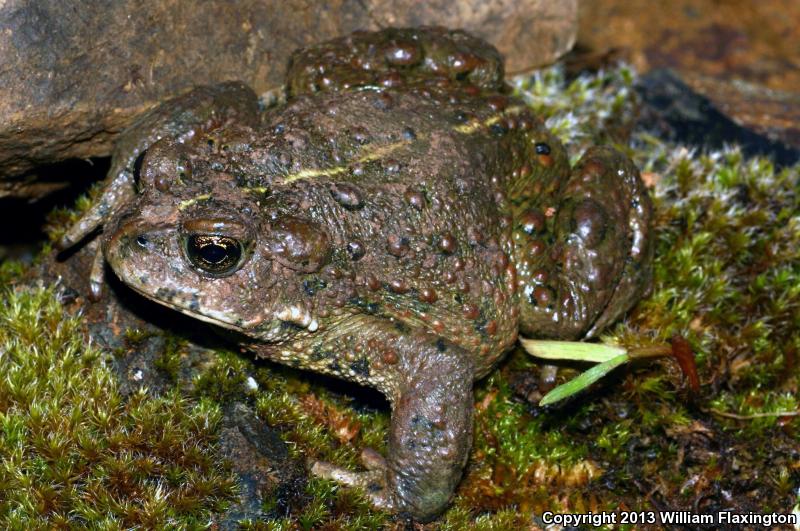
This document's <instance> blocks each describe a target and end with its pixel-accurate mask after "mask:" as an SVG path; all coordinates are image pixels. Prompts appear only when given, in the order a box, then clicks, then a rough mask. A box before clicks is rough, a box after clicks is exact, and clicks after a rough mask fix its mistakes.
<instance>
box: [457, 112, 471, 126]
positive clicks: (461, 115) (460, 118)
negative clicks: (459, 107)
mask: <svg viewBox="0 0 800 531" xmlns="http://www.w3.org/2000/svg"><path fill="white" fill-rule="evenodd" d="M453 118H454V119H455V122H456V123H457V124H463V123H466V122H467V120H469V115H468V114H467V113H465V112H464V111H458V112H456V114H455V116H454V117H453Z"/></svg>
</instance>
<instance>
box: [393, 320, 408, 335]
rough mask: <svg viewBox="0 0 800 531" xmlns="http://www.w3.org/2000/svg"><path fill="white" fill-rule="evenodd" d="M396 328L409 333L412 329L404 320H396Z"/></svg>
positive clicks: (403, 332)
mask: <svg viewBox="0 0 800 531" xmlns="http://www.w3.org/2000/svg"><path fill="white" fill-rule="evenodd" d="M394 329H395V330H397V331H398V332H400V333H401V334H408V333H409V332H410V331H411V330H410V329H409V328H408V325H407V324H405V323H404V322H402V321H395V322H394Z"/></svg>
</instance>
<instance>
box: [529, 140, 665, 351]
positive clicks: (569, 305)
mask: <svg viewBox="0 0 800 531" xmlns="http://www.w3.org/2000/svg"><path fill="white" fill-rule="evenodd" d="M551 207H552V208H548V209H547V210H550V212H546V211H544V210H537V211H532V212H531V213H530V214H529V217H530V222H529V224H530V232H529V234H531V237H532V238H533V240H532V241H531V242H530V243H529V244H528V245H527V246H520V248H519V251H518V252H519V253H521V256H518V260H519V263H523V264H525V267H524V268H521V272H520V274H521V276H523V277H524V276H526V275H527V278H526V279H524V280H527V282H526V286H525V294H526V295H527V297H526V300H524V301H523V302H522V308H521V310H522V312H521V318H520V332H521V333H522V334H523V335H533V334H535V335H537V336H538V337H543V336H544V337H556V338H559V339H578V338H582V337H592V336H594V335H597V334H598V333H599V332H600V331H601V330H602V329H603V328H604V327H606V326H607V325H608V324H609V323H611V322H613V321H614V320H616V319H617V318H619V317H620V316H621V315H622V314H623V313H624V312H625V311H627V310H628V309H629V308H630V307H631V306H632V305H633V303H634V302H636V301H637V300H638V299H640V298H641V296H642V294H643V293H644V292H645V290H646V289H647V288H648V287H649V285H650V279H651V276H652V255H653V248H654V238H653V234H652V229H651V217H652V206H651V203H650V198H649V197H648V195H647V190H646V189H645V187H644V184H643V183H642V181H641V179H640V178H639V172H638V170H637V169H636V167H635V166H634V165H633V162H631V160H630V159H629V158H628V157H626V156H625V155H624V154H622V153H620V152H618V151H616V150H614V149H611V148H605V147H599V148H591V149H589V150H588V151H587V152H586V154H585V155H584V156H583V158H582V159H581V161H580V162H579V163H578V165H577V166H576V167H575V169H574V170H573V171H572V173H571V175H570V176H569V178H568V179H567V181H566V182H565V183H564V185H562V187H561V189H560V191H559V194H558V196H556V197H555V198H554V201H553V204H552V205H551ZM548 240H549V241H552V242H553V245H552V246H551V247H550V249H549V252H544V246H543V244H542V242H544V241H548Z"/></svg>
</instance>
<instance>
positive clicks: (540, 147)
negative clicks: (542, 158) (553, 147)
mask: <svg viewBox="0 0 800 531" xmlns="http://www.w3.org/2000/svg"><path fill="white" fill-rule="evenodd" d="M534 148H535V149H536V154H537V155H549V154H550V145H549V144H545V143H544V142H537V143H536V146H534Z"/></svg>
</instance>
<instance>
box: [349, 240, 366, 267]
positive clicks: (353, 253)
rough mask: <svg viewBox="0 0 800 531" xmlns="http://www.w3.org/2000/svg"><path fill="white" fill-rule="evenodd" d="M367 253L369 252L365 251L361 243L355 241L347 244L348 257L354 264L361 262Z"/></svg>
mask: <svg viewBox="0 0 800 531" xmlns="http://www.w3.org/2000/svg"><path fill="white" fill-rule="evenodd" d="M366 252H367V251H366V249H364V244H362V243H361V242H360V241H357V240H353V241H351V242H348V243H347V255H348V256H349V257H350V260H352V261H353V262H356V261H358V260H361V259H362V258H363V257H364V254H366Z"/></svg>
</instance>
